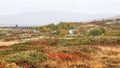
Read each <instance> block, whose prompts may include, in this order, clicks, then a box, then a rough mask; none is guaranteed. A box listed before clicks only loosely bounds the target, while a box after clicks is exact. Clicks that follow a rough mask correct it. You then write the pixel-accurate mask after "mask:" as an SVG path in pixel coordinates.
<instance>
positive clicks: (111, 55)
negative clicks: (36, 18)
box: [0, 19, 120, 68]
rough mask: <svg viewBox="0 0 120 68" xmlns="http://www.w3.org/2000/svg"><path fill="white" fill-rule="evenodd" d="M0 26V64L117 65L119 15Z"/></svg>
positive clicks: (1, 67)
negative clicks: (25, 26)
mask: <svg viewBox="0 0 120 68" xmlns="http://www.w3.org/2000/svg"><path fill="white" fill-rule="evenodd" d="M0 29H1V30H0V40H1V42H0V68H120V19H107V20H101V21H97V20H96V21H91V22H60V23H59V24H56V25H55V24H53V23H52V24H48V25H45V26H40V27H36V28H35V29H29V30H28V29H20V28H14V29H13V28H0ZM69 30H72V31H73V34H71V33H69ZM16 41H17V42H16ZM8 42H9V43H8ZM10 42H15V43H10Z"/></svg>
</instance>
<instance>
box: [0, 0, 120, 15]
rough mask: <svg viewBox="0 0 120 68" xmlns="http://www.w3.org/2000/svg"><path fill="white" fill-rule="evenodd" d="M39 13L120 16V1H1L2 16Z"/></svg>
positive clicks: (0, 11)
mask: <svg viewBox="0 0 120 68" xmlns="http://www.w3.org/2000/svg"><path fill="white" fill-rule="evenodd" d="M39 11H64V12H74V13H96V14H97V13H119V14H120V0H0V15H8V14H17V13H24V12H39Z"/></svg>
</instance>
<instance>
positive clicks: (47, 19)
mask: <svg viewBox="0 0 120 68" xmlns="http://www.w3.org/2000/svg"><path fill="white" fill-rule="evenodd" d="M115 16H117V14H79V13H69V12H52V11H50V12H30V13H20V14H16V15H0V25H1V26H4V25H16V24H18V25H20V26H39V25H46V24H49V23H55V24H56V23H59V22H61V21H67V22H80V21H92V20H94V19H103V18H105V19H107V18H110V17H115Z"/></svg>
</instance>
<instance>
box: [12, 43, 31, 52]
mask: <svg viewBox="0 0 120 68" xmlns="http://www.w3.org/2000/svg"><path fill="white" fill-rule="evenodd" d="M28 48H29V46H27V45H22V44H20V45H13V46H12V49H13V50H14V51H27V50H28Z"/></svg>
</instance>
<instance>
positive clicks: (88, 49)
mask: <svg viewBox="0 0 120 68" xmlns="http://www.w3.org/2000/svg"><path fill="white" fill-rule="evenodd" d="M80 51H82V52H87V53H94V52H95V49H93V48H92V47H90V46H87V45H82V46H81V47H80Z"/></svg>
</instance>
